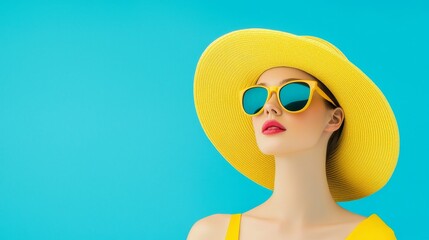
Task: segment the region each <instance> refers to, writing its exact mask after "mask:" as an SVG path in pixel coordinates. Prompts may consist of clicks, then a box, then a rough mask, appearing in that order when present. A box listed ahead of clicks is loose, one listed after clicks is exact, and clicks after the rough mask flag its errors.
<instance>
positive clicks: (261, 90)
mask: <svg viewBox="0 0 429 240" xmlns="http://www.w3.org/2000/svg"><path fill="white" fill-rule="evenodd" d="M315 90H316V91H317V93H319V95H320V96H322V97H323V98H324V99H326V100H328V101H329V102H330V103H332V104H333V105H334V106H336V104H335V103H334V101H332V99H331V98H329V97H328V95H326V94H325V93H324V92H323V90H322V89H320V88H319V86H318V85H317V81H316V80H292V81H289V82H287V83H285V84H283V85H281V86H271V87H266V86H262V85H254V86H250V87H248V88H246V89H243V90H241V91H240V100H241V107H242V109H243V110H244V112H245V113H246V114H247V115H249V116H256V115H258V114H260V113H261V112H262V110H263V107H264V105H265V103H266V102H267V101H268V99H269V98H270V96H271V94H272V93H273V92H275V93H276V95H277V100H278V101H279V103H280V105H281V106H282V107H283V108H284V110H286V111H287V112H290V113H300V112H303V111H305V110H306V109H307V108H308V106H309V105H310V102H311V99H312V98H313V93H314V91H315Z"/></svg>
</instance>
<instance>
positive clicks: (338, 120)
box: [325, 107, 344, 132]
mask: <svg viewBox="0 0 429 240" xmlns="http://www.w3.org/2000/svg"><path fill="white" fill-rule="evenodd" d="M329 116H330V119H329V122H328V124H327V125H326V128H325V131H328V132H335V131H336V130H338V129H339V128H340V127H341V124H342V123H343V121H344V110H343V109H342V108H340V107H337V108H335V109H332V110H330V111H329Z"/></svg>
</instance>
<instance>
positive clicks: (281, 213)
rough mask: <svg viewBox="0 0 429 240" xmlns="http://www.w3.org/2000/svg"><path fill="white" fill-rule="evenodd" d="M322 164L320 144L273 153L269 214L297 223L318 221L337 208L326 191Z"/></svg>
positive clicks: (323, 156)
mask: <svg viewBox="0 0 429 240" xmlns="http://www.w3.org/2000/svg"><path fill="white" fill-rule="evenodd" d="M322 142H323V141H322ZM325 144H326V143H325ZM325 166H326V145H323V144H318V146H315V147H314V148H312V149H306V150H304V151H300V152H295V153H290V154H287V156H276V157H275V180H274V190H273V194H272V195H271V197H270V198H269V199H268V200H267V202H266V203H265V204H266V206H267V207H268V209H272V210H273V211H269V212H270V213H271V214H273V215H272V217H274V218H276V219H281V220H284V221H291V222H294V223H296V224H302V223H317V222H319V221H322V220H324V219H326V218H328V217H329V215H330V214H332V213H333V212H334V211H339V210H340V206H338V205H337V203H336V202H335V200H334V199H333V198H332V195H331V193H330V191H329V187H328V181H327V177H326V170H325Z"/></svg>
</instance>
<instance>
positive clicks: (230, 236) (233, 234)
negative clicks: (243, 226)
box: [225, 213, 241, 240]
mask: <svg viewBox="0 0 429 240" xmlns="http://www.w3.org/2000/svg"><path fill="white" fill-rule="evenodd" d="M240 219H241V213H236V214H232V215H231V219H230V220H229V226H228V231H227V232H226V238H225V240H238V237H239V234H240Z"/></svg>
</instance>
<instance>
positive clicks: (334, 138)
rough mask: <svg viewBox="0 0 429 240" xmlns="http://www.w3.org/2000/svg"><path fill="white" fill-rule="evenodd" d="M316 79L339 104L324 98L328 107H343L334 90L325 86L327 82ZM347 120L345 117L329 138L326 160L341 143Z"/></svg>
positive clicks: (321, 87)
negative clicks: (333, 92)
mask: <svg viewBox="0 0 429 240" xmlns="http://www.w3.org/2000/svg"><path fill="white" fill-rule="evenodd" d="M316 80H317V83H318V86H319V87H320V89H322V90H323V92H325V93H326V95H328V96H329V97H330V98H331V99H332V101H333V102H334V103H335V105H337V106H334V105H333V104H332V103H330V102H329V101H328V100H326V99H323V100H324V102H325V105H326V107H328V108H330V109H335V108H337V107H341V106H340V104H339V103H338V100H337V99H336V98H335V96H334V94H332V92H331V91H330V90H329V89H328V88H327V87H326V86H325V84H323V83H322V82H321V81H320V80H319V79H317V78H316ZM345 121H346V119H345V118H344V120H343V122H342V124H341V127H340V128H339V129H337V130H336V131H335V132H333V133H332V135H331V137H330V138H329V140H328V145H327V149H326V161H328V160H329V159H330V158H331V155H332V154H333V153H334V152H335V150H336V149H337V147H338V145H339V142H338V141H339V140H340V137H341V133H342V131H343V127H344V124H345Z"/></svg>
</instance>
